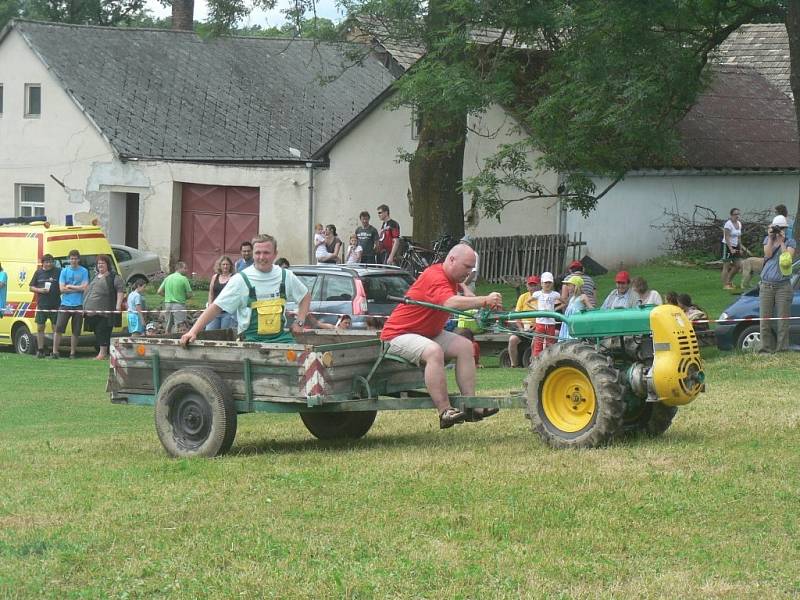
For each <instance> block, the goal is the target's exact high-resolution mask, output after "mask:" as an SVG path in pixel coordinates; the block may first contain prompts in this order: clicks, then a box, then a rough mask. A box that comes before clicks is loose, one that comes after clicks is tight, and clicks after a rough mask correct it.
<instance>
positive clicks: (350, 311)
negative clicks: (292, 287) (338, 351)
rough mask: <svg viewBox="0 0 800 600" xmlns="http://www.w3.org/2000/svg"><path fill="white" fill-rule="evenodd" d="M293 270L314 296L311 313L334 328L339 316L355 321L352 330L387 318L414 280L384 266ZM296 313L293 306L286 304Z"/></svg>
mask: <svg viewBox="0 0 800 600" xmlns="http://www.w3.org/2000/svg"><path fill="white" fill-rule="evenodd" d="M290 269H291V270H292V271H293V272H294V274H295V275H297V277H299V278H300V280H301V281H302V282H303V283H304V284H305V285H306V287H307V288H308V289H309V291H310V292H311V312H312V313H314V314H315V316H317V318H318V319H319V320H321V321H324V322H326V323H332V324H335V323H336V322H337V321H338V318H339V315H350V316H351V317H352V322H353V325H352V328H353V329H366V328H367V323H366V319H367V317H369V316H378V317H385V316H388V315H389V314H390V313H391V312H392V310H393V309H394V307H395V306H396V305H397V303H396V302H392V301H390V300H389V299H388V297H389V296H397V297H403V296H405V294H406V291H408V288H409V287H410V286H411V284H412V283H413V281H414V279H413V277H412V276H411V274H410V273H408V272H406V271H403V270H402V269H400V268H399V267H392V266H385V265H350V264H344V265H298V266H294V265H293V266H291V267H290ZM287 308H288V309H289V310H293V309H294V308H295V306H294V305H293V303H289V304H287Z"/></svg>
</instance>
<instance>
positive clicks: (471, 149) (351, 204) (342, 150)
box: [316, 107, 558, 236]
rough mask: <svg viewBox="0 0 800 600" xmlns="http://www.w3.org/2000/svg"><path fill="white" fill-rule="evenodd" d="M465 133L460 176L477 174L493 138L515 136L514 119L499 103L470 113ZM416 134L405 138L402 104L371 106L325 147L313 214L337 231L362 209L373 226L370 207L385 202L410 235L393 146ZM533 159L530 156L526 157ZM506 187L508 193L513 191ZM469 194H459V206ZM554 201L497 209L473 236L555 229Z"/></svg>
mask: <svg viewBox="0 0 800 600" xmlns="http://www.w3.org/2000/svg"><path fill="white" fill-rule="evenodd" d="M469 125H470V128H471V129H472V130H473V131H477V132H479V133H480V135H478V134H476V133H472V132H471V133H470V134H469V136H468V138H467V147H466V150H465V155H464V176H465V177H468V176H471V175H475V174H477V172H478V171H479V170H480V168H481V166H482V161H483V158H481V157H485V156H488V155H489V154H490V153H493V152H494V151H495V149H496V147H497V145H498V144H500V143H502V142H506V141H512V140H516V139H519V136H518V134H516V133H514V132H513V128H514V127H515V126H516V123H515V122H514V121H513V119H512V118H511V117H509V116H508V115H507V114H506V113H505V112H504V111H503V110H502V109H500V108H498V107H493V108H491V109H490V110H489V111H487V113H486V114H484V115H481V116H480V117H470V119H469ZM416 145H417V142H416V140H412V139H411V111H410V110H408V109H405V108H401V109H398V110H385V109H384V108H382V107H379V108H377V109H376V110H374V111H373V112H372V113H370V114H369V115H367V116H366V117H365V118H364V120H362V121H361V122H360V123H359V124H358V125H357V126H356V127H355V128H354V129H353V130H352V131H350V132H349V133H348V134H347V135H346V136H345V137H344V138H343V139H342V140H340V141H339V142H338V143H337V144H336V146H335V147H334V148H333V149H332V150H331V152H330V163H331V167H330V169H329V170H324V171H320V172H319V175H318V178H317V194H316V198H317V202H316V214H317V218H316V220H317V221H318V222H322V223H325V224H327V223H333V224H335V225H336V226H337V228H338V230H339V233H340V234H346V233H347V232H350V231H353V230H354V229H355V227H356V226H357V222H358V213H359V212H361V211H362V210H367V211H369V213H370V214H371V215H372V224H373V225H376V226H379V224H380V222H379V221H378V220H377V215H376V212H375V208H376V207H377V206H378V205H379V204H387V205H389V207H390V209H391V213H392V218H394V219H395V220H396V221H397V222H398V223H400V229H401V232H402V233H403V235H411V234H412V233H413V231H412V218H411V216H410V211H409V202H408V192H409V190H410V188H411V185H410V182H409V177H408V163H406V162H398V159H397V155H398V148H402V149H403V151H406V152H412V151H414V150H415V149H416ZM532 159H533V157H532ZM543 181H544V182H545V183H546V185H548V186H549V187H551V188H555V187H556V185H557V183H556V182H557V177H556V175H555V174H553V173H549V174H545V176H544V178H543ZM512 194H513V192H509V197H516V196H514V195H512ZM470 200H471V199H470V198H469V197H466V196H465V198H464V207H465V210H466V209H468V208H469V207H470ZM557 219H558V207H557V205H555V203H554V202H553V201H552V200H550V201H548V202H544V201H529V202H527V203H518V204H512V205H510V206H509V207H508V208H507V209H506V210H505V211H504V212H503V214H502V215H501V220H502V221H501V222H500V223H498V222H497V221H496V220H495V219H488V218H486V217H481V219H480V221H479V224H478V226H477V227H476V228H473V229H471V230H470V234H471V235H474V236H504V235H527V234H536V233H555V232H556V229H555V228H556V224H557Z"/></svg>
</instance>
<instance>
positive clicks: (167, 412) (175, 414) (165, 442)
mask: <svg viewBox="0 0 800 600" xmlns="http://www.w3.org/2000/svg"><path fill="white" fill-rule="evenodd" d="M155 421H156V432H157V433H158V438H159V439H160V440H161V445H162V446H164V449H165V450H166V451H167V454H169V455H170V456H174V457H176V458H191V457H195V456H200V457H204V458H212V457H214V456H218V455H220V454H224V453H225V452H227V451H228V450H230V448H231V446H232V445H233V439H234V438H235V437H236V405H235V404H234V401H233V396H232V395H231V391H230V388H229V387H228V384H227V383H225V381H223V379H222V378H221V377H220V376H219V375H217V374H216V373H215V372H214V371H212V370H210V369H202V368H187V369H180V370H179V371H176V372H174V373H172V374H171V375H170V376H169V377H167V378H166V379H165V380H164V383H163V385H162V386H161V389H159V391H158V396H157V398H156V406H155Z"/></svg>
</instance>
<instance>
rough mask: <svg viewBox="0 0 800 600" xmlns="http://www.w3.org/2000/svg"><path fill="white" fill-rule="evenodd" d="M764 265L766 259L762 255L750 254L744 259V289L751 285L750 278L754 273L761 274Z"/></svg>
mask: <svg viewBox="0 0 800 600" xmlns="http://www.w3.org/2000/svg"><path fill="white" fill-rule="evenodd" d="M763 267H764V259H763V258H762V257H760V256H750V257H748V258H744V259H742V289H746V288H749V287H750V279H751V278H752V277H753V275H757V276H758V275H761V269H762V268H763Z"/></svg>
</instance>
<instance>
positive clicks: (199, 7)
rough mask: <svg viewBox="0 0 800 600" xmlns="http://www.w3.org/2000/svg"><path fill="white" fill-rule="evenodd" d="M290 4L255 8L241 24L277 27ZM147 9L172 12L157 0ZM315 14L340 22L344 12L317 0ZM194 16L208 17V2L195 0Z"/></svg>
mask: <svg viewBox="0 0 800 600" xmlns="http://www.w3.org/2000/svg"><path fill="white" fill-rule="evenodd" d="M290 4H291V2H290V1H289V0H279V1H278V5H277V7H276V8H275V9H273V10H269V11H265V10H262V9H256V10H254V11H253V12H252V13H250V16H249V18H248V19H247V20H245V21H244V22H243V23H241V25H243V26H246V27H249V26H253V25H261V27H265V28H266V27H279V26H281V25H283V23H284V22H285V21H286V19H284V17H283V13H282V12H281V11H282V10H283V9H285V8H286V7H288V6H289V5H290ZM146 6H147V9H148V10H149V11H150V12H151V13H152V14H153V16H155V17H158V18H163V17H168V16H170V15H171V14H172V9H171V8H170V7H169V6H167V7H166V8H165V7H163V6H161V4H160V3H159V2H158V0H147V3H146ZM317 16H318V17H324V18H326V19H330V20H331V21H333V22H334V23H338V22H340V21H341V20H342V19H344V14H343V13H342V12H341V11H340V9H338V8H337V7H336V3H335V1H334V0H317ZM194 18H195V20H196V21H205V20H206V19H207V18H208V4H207V3H206V1H205V0H195V3H194Z"/></svg>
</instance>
